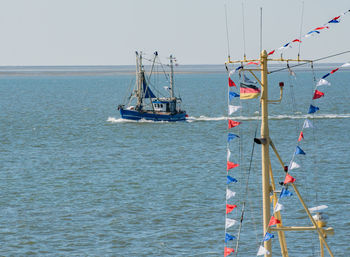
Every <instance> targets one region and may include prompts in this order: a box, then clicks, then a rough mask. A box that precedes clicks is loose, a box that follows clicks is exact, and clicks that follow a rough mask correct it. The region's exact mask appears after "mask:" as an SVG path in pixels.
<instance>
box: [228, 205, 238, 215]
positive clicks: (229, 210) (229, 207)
mask: <svg viewBox="0 0 350 257" xmlns="http://www.w3.org/2000/svg"><path fill="white" fill-rule="evenodd" d="M236 207H237V205H234V204H226V214H228V213H230V212H231V211H233V209H234V208H236Z"/></svg>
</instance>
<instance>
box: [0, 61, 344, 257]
mask: <svg viewBox="0 0 350 257" xmlns="http://www.w3.org/2000/svg"><path fill="white" fill-rule="evenodd" d="M340 65H341V64H335V63H329V64H322V65H319V66H315V67H314V69H311V68H310V67H309V66H302V67H295V69H294V68H292V69H293V70H294V72H295V76H294V75H290V73H289V72H288V70H286V69H284V70H281V71H277V70H278V69H280V68H281V67H282V68H285V67H284V66H279V67H277V66H276V67H273V66H272V67H270V68H269V71H271V72H272V73H271V74H270V77H269V79H270V80H269V97H270V99H272V100H278V99H279V98H280V87H279V82H284V87H283V88H284V90H283V98H282V101H281V102H280V103H271V104H269V111H270V113H269V115H270V116H269V117H270V123H269V128H270V138H271V140H272V141H273V143H274V145H275V146H276V149H277V151H278V153H279V156H280V157H281V159H282V161H283V164H284V166H288V165H289V163H290V162H291V161H294V162H296V163H297V164H298V165H299V166H300V168H298V169H293V170H290V175H292V176H293V177H294V178H295V179H296V181H295V182H294V184H295V185H296V186H297V188H298V189H299V191H300V193H301V196H302V199H303V201H304V202H305V204H306V206H307V207H308V208H311V207H315V206H320V205H326V206H328V208H327V209H325V210H323V211H322V212H323V215H324V217H325V218H326V221H327V226H326V228H329V227H332V228H333V229H334V235H329V236H328V237H327V242H328V244H329V246H330V248H331V250H332V251H333V254H334V255H335V256H349V252H350V244H349V242H350V234H349V228H350V219H349V213H350V197H349V194H350V189H349V188H350V187H349V183H348V181H349V180H350V172H349V169H350V160H349V156H350V155H349V149H350V139H349V135H350V134H349V130H350V70H349V69H346V68H341V69H339V70H338V71H337V72H335V73H333V74H331V75H330V76H328V77H327V78H326V80H327V81H329V82H330V84H331V85H323V86H319V87H317V90H319V91H321V92H323V93H324V94H325V95H324V97H321V98H319V99H316V100H313V99H312V97H313V92H314V90H315V85H316V83H317V81H319V79H320V78H321V77H322V76H323V75H325V74H327V73H329V72H330V71H331V70H333V69H335V68H337V67H339V66H340ZM236 67H237V66H236ZM234 68H235V67H228V69H229V70H231V69H234ZM175 71H176V73H175V87H176V90H175V92H176V93H178V94H180V96H181V98H182V102H183V104H182V109H184V110H186V112H187V114H188V120H187V121H186V122H151V121H145V120H141V121H138V122H135V121H127V120H123V119H121V117H120V115H119V112H118V110H117V106H118V105H119V104H125V103H126V99H127V96H128V94H129V93H130V90H131V89H130V88H132V86H133V83H134V82H135V74H134V67H133V66H69V67H53V66H50V67H1V68H0V110H1V111H0V171H1V172H0V194H1V197H0V206H1V208H0V242H1V247H0V255H1V256H135V257H136V256H223V254H224V247H229V248H234V249H235V253H234V254H231V255H232V256H242V257H245V256H256V254H257V252H258V249H259V246H260V245H261V244H262V240H263V236H264V234H263V225H262V216H261V215H262V201H261V191H262V189H261V163H260V160H261V150H260V145H257V144H254V141H253V139H254V138H259V137H260V125H259V122H260V120H259V113H260V104H259V99H251V100H240V99H239V98H235V99H233V100H231V101H230V103H229V104H231V105H235V106H242V108H241V109H240V110H239V111H237V112H236V113H233V114H232V115H230V116H228V112H227V107H228V97H227V93H228V90H232V91H235V92H237V93H239V90H238V89H237V88H234V87H233V88H231V89H229V88H228V83H227V80H228V73H227V71H226V69H225V66H224V65H183V66H181V65H180V66H178V67H176V68H175ZM274 71H276V72H274ZM245 75H246V76H248V77H249V78H250V79H251V80H253V79H254V77H252V76H251V75H250V74H249V73H246V74H245ZM257 75H259V74H257ZM231 78H232V79H233V80H234V81H235V83H236V84H237V86H239V74H238V72H236V73H234V74H233V75H232V76H231ZM163 86H167V84H165V83H164V84H162V85H161V86H160V88H159V89H158V90H159V91H160V92H162V93H163V94H165V93H166V91H165V89H164V88H163ZM311 104H312V105H313V106H316V107H318V108H319V110H318V111H317V112H316V113H313V114H308V110H309V107H310V105H311ZM228 119H232V120H235V121H239V122H241V124H240V125H239V126H237V127H234V128H231V129H230V130H228ZM306 119H307V120H308V121H310V122H311V124H312V127H307V128H304V129H303V124H304V122H305V120H306ZM301 131H303V136H304V138H303V139H301V140H300V141H298V138H299V136H300V132H301ZM228 133H234V134H236V135H238V136H239V137H237V138H235V139H234V140H232V141H230V142H229V143H228V142H227V134H228ZM296 146H299V147H300V148H301V149H303V151H304V152H305V153H306V154H305V155H294V153H295V149H296ZM228 150H230V152H231V157H230V159H229V160H230V161H231V162H234V163H238V164H240V166H239V167H237V168H234V169H231V170H229V171H228V172H227V169H226V164H227V152H228ZM270 155H271V167H272V171H273V174H274V182H275V184H276V188H275V189H274V190H275V192H276V195H277V198H278V197H279V192H280V191H281V189H282V186H281V185H280V182H283V180H284V177H285V172H284V170H283V167H282V165H281V164H280V163H279V161H278V159H277V158H276V155H275V153H274V152H273V150H272V148H270ZM227 175H230V176H231V177H234V178H235V179H236V180H237V182H236V183H231V184H228V185H227ZM227 189H229V190H231V191H233V192H236V195H235V197H232V198H230V199H228V200H226V191H227ZM287 189H288V190H289V191H290V192H291V193H292V195H291V196H289V197H284V198H280V199H279V203H280V204H282V205H283V207H284V208H283V210H282V211H281V215H282V222H283V225H285V226H312V223H311V221H310V219H309V218H308V215H307V213H306V212H305V210H304V208H303V206H302V204H301V202H300V199H299V197H298V195H297V194H296V192H295V191H294V190H293V188H292V187H291V186H288V187H287ZM226 204H234V205H237V207H236V208H235V209H234V210H233V211H232V212H231V213H228V214H226ZM242 210H244V212H242ZM272 212H273V210H272V209H271V213H272ZM242 213H243V214H242ZM313 215H315V213H313ZM241 217H243V218H242V219H241ZM226 218H230V219H234V220H236V221H237V222H236V225H234V226H232V227H230V228H227V229H225V223H226V222H225V219H226ZM225 233H229V234H230V235H233V236H235V237H236V239H234V240H232V241H228V242H227V243H225ZM271 233H272V234H274V238H272V239H270V240H271V242H272V253H273V255H274V256H280V255H281V251H280V247H279V240H278V234H277V232H271ZM285 237H286V242H287V247H288V251H289V256H299V257H308V256H320V244H319V240H318V235H317V233H316V232H315V231H306V232H286V233H285ZM325 251H327V250H326V249H325ZM326 256H328V255H327V253H326Z"/></svg>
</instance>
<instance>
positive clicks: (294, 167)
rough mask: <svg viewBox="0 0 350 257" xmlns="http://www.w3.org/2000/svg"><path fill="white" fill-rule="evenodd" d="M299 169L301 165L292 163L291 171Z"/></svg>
mask: <svg viewBox="0 0 350 257" xmlns="http://www.w3.org/2000/svg"><path fill="white" fill-rule="evenodd" d="M298 168H300V165H299V164H298V163H296V162H291V164H290V165H289V167H288V169H289V170H294V169H298Z"/></svg>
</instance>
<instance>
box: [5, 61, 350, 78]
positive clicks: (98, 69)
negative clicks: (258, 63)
mask: <svg viewBox="0 0 350 257" xmlns="http://www.w3.org/2000/svg"><path fill="white" fill-rule="evenodd" d="M341 65H342V63H319V64H314V69H315V70H318V71H320V70H325V71H326V70H329V69H334V68H337V67H339V66H341ZM291 66H292V65H291ZM284 67H286V66H285V65H278V64H277V65H271V66H270V67H269V70H270V71H271V70H275V69H280V68H284ZM145 69H146V71H147V70H149V69H150V66H149V65H145ZM292 69H293V70H296V71H310V67H309V65H303V66H299V67H294V68H292ZM345 69H346V68H342V70H345ZM347 70H349V69H348V68H347ZM159 72H160V71H159ZM175 73H176V74H208V73H216V74H220V73H222V74H225V73H227V71H226V69H225V65H223V64H199V65H179V66H176V67H175ZM133 74H135V66H134V65H113V66H111V65H110V66H102V65H101V66H2V67H0V75H1V76H97V75H100V76H118V75H133Z"/></svg>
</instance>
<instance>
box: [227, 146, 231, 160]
mask: <svg viewBox="0 0 350 257" xmlns="http://www.w3.org/2000/svg"><path fill="white" fill-rule="evenodd" d="M230 157H231V151H230V149H227V161H229V160H230Z"/></svg>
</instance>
